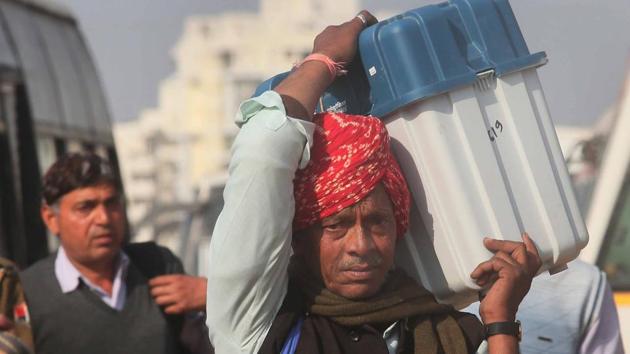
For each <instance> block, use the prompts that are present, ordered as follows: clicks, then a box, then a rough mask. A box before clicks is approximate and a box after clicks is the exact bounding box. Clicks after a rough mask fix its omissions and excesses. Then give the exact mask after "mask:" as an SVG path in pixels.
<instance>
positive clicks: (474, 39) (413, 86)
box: [359, 0, 547, 116]
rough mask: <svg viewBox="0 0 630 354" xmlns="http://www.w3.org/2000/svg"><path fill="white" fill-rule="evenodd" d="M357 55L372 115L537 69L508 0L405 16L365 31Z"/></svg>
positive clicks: (540, 58) (469, 0)
mask: <svg viewBox="0 0 630 354" xmlns="http://www.w3.org/2000/svg"><path fill="white" fill-rule="evenodd" d="M359 52H360V55H361V60H362V61H363V67H364V69H365V72H366V74H367V77H368V81H369V83H370V88H371V97H370V98H371V101H372V104H373V107H372V109H371V112H370V113H371V114H372V115H375V116H384V115H387V114H388V113H391V112H392V111H394V110H396V109H398V108H401V107H403V106H405V105H407V104H409V103H412V102H414V101H417V100H420V99H423V98H427V97H431V96H435V95H438V94H441V93H444V92H447V91H450V90H452V89H454V88H457V87H460V86H463V85H469V84H472V83H474V81H475V80H477V73H480V72H484V71H487V70H494V71H495V75H496V76H501V75H504V74H507V73H510V72H514V71H519V70H523V69H526V68H530V67H535V66H540V65H543V64H545V63H546V62H547V59H546V55H545V53H544V52H540V53H536V54H530V53H529V50H528V49H527V45H526V44H525V40H524V39H523V35H522V34H521V31H520V29H519V27H518V24H517V23H516V18H515V17H514V13H513V12H512V8H511V7H510V4H509V3H508V1H507V0H451V1H449V2H445V3H440V4H437V5H429V6H424V7H421V8H418V9H415V10H411V11H408V12H405V13H403V14H401V15H398V16H395V17H393V18H390V19H388V20H385V21H382V22H379V23H377V24H375V25H373V26H370V27H368V28H366V29H365V30H364V31H363V32H362V33H361V35H360V37H359Z"/></svg>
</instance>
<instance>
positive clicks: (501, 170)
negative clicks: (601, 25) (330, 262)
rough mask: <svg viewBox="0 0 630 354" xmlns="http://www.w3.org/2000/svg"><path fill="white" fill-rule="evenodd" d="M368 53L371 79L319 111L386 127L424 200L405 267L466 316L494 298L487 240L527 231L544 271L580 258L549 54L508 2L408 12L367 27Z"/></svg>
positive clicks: (339, 89)
mask: <svg viewBox="0 0 630 354" xmlns="http://www.w3.org/2000/svg"><path fill="white" fill-rule="evenodd" d="M359 53H360V64H359V65H356V63H355V66H360V67H362V68H363V70H362V71H361V72H360V73H358V74H357V73H356V72H355V73H352V75H353V76H352V77H346V78H341V79H339V80H337V81H336V82H335V83H333V85H332V86H331V88H329V90H328V91H327V92H326V94H324V95H323V96H322V99H321V100H320V107H318V111H321V110H327V109H330V110H337V111H340V110H341V111H346V112H348V113H353V114H372V115H374V116H377V117H379V118H381V119H382V120H383V121H384V122H385V123H386V125H387V129H388V131H389V133H390V136H391V138H392V149H393V150H394V153H395V155H396V157H397V159H398V161H399V162H400V165H401V167H402V169H403V172H404V174H405V178H406V179H407V183H408V185H409V189H410V191H411V194H412V209H411V215H410V216H411V217H410V229H409V232H408V234H407V235H406V236H405V237H404V238H402V239H401V240H400V243H399V245H398V247H397V253H398V254H397V258H396V262H397V264H398V265H399V266H401V267H403V268H405V269H406V270H407V271H408V272H409V273H410V274H411V275H413V276H415V277H416V278H417V279H418V280H419V281H421V282H422V284H423V285H424V286H425V287H426V288H427V289H429V290H430V291H431V292H432V293H434V294H435V296H436V298H437V299H438V300H439V301H441V302H443V303H449V304H453V305H454V306H456V307H463V306H466V305H468V304H469V303H471V302H473V301H476V300H477V299H478V293H479V291H480V290H482V289H480V288H479V287H478V286H477V285H476V284H475V283H474V282H473V281H472V279H471V278H470V273H471V272H472V270H473V269H474V268H475V267H476V266H477V265H478V264H479V263H481V262H483V261H485V260H487V259H489V258H490V257H491V256H492V254H491V253H490V252H489V251H488V250H486V249H485V247H484V246H483V238H484V237H493V238H498V239H506V240H515V241H520V240H521V233H522V232H525V231H527V232H528V233H529V234H530V236H531V238H532V239H533V240H534V242H535V244H536V246H537V248H538V250H539V253H540V255H541V257H542V261H543V267H542V269H541V271H546V270H549V271H551V272H555V271H558V270H562V269H563V267H564V265H565V264H566V263H567V262H569V261H570V260H572V259H574V258H576V257H577V256H578V254H579V252H580V250H581V249H582V248H583V247H584V246H585V245H586V243H587V242H588V234H587V231H586V227H585V225H584V221H583V219H582V217H581V215H580V212H579V210H578V206H577V203H576V200H575V197H574V194H573V191H572V187H571V181H570V179H569V175H568V173H567V169H566V167H565V164H564V158H563V156H562V152H561V150H560V145H559V143H558V139H557V136H556V134H555V130H554V127H553V123H552V121H551V119H550V117H549V112H548V109H547V104H546V102H545V97H544V94H543V91H542V88H541V85H540V82H539V80H538V75H537V73H536V68H537V67H539V66H541V65H543V64H545V63H546V55H545V53H536V54H530V52H529V50H528V48H527V46H526V44H525V41H524V39H523V36H522V34H521V32H520V29H519V27H518V25H517V22H516V19H515V17H514V14H513V12H512V10H511V8H510V5H509V3H508V2H507V1H501V0H452V1H449V2H445V3H441V4H437V5H430V6H425V7H422V8H419V9H415V10H412V11H408V12H406V13H403V14H401V15H398V16H395V17H393V18H391V19H388V20H385V21H382V22H379V23H377V24H375V25H373V26H370V27H368V28H367V29H365V30H364V31H363V32H362V33H361V35H360V39H359ZM355 69H356V68H355ZM283 75H286V73H285V74H283ZM363 75H364V76H365V77H363ZM280 79H281V76H277V77H275V78H272V79H270V80H269V81H267V82H265V83H263V84H262V85H261V86H260V88H259V90H260V91H262V90H264V89H270V88H272V87H273V86H275V84H277V83H278V82H279V80H280ZM274 80H275V82H274ZM366 82H367V87H368V88H369V89H368V90H366Z"/></svg>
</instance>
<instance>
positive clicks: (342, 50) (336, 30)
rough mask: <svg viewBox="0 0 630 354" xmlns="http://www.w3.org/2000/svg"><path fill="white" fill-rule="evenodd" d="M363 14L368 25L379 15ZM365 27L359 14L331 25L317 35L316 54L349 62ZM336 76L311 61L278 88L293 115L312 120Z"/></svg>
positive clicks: (314, 45) (322, 65) (363, 12)
mask: <svg viewBox="0 0 630 354" xmlns="http://www.w3.org/2000/svg"><path fill="white" fill-rule="evenodd" d="M360 14H361V15H362V16H363V17H364V18H365V19H366V22H367V23H366V25H371V24H373V23H376V18H375V17H374V16H372V14H370V13H369V12H368V11H365V10H363V11H361V13H360ZM364 28H365V25H364V24H363V21H361V19H360V18H358V17H355V18H353V19H352V20H350V21H347V22H345V23H342V24H341V25H338V26H328V27H326V29H324V30H323V31H322V32H321V33H320V34H319V35H317V37H316V38H315V41H314V43H313V53H320V54H324V55H326V56H328V57H329V58H330V59H332V60H334V61H336V62H344V63H346V64H348V63H350V62H351V61H352V59H354V55H355V54H356V52H357V39H358V38H359V33H361V31H362V30H363V29H364ZM334 79H335V78H334V77H332V76H331V75H330V71H328V68H327V66H326V65H325V64H324V63H321V62H317V61H308V62H305V63H303V64H302V65H301V66H300V67H299V68H297V69H296V70H293V71H292V72H291V74H290V75H289V76H288V77H287V78H286V79H284V80H282V82H281V83H280V84H278V86H276V88H275V89H274V91H276V92H277V93H278V94H280V96H282V102H283V103H284V107H285V109H286V112H287V114H288V115H289V116H291V117H293V118H300V119H304V120H311V117H312V116H313V112H314V111H315V106H316V104H317V101H318V100H319V97H320V96H321V95H322V94H323V93H324V91H325V90H326V88H327V87H328V85H330V84H331V83H332V82H333V80H334Z"/></svg>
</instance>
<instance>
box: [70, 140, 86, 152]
mask: <svg viewBox="0 0 630 354" xmlns="http://www.w3.org/2000/svg"><path fill="white" fill-rule="evenodd" d="M84 151H85V148H84V147H83V144H82V143H81V142H80V141H77V140H68V141H67V143H66V153H68V154H71V153H73V152H84Z"/></svg>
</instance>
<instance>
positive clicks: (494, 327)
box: [484, 320, 523, 342]
mask: <svg viewBox="0 0 630 354" xmlns="http://www.w3.org/2000/svg"><path fill="white" fill-rule="evenodd" d="M484 327H485V328H486V339H488V338H489V337H490V336H493V335H495V334H507V335H510V336H514V337H516V339H518V341H519V342H520V341H521V337H522V336H523V330H522V328H521V321H519V320H516V321H515V322H495V323H489V324H487V325H485V326H484Z"/></svg>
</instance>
